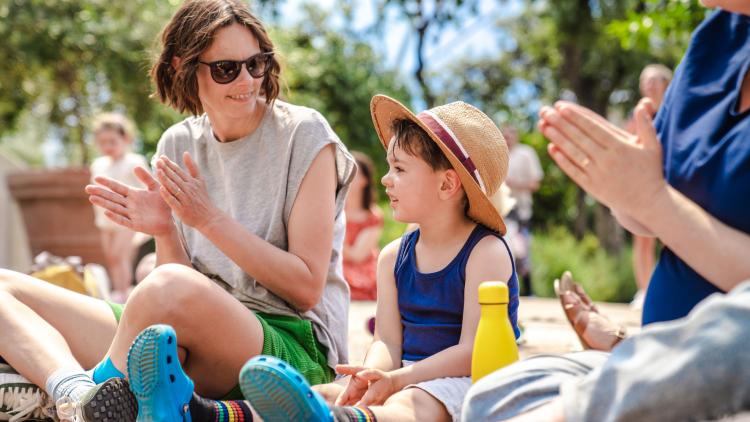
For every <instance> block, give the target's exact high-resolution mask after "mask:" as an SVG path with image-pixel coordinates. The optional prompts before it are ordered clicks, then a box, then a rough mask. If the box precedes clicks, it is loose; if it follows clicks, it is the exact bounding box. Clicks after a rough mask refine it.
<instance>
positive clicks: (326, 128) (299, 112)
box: [273, 99, 333, 134]
mask: <svg viewBox="0 0 750 422" xmlns="http://www.w3.org/2000/svg"><path fill="white" fill-rule="evenodd" d="M273 113H274V115H275V117H276V119H277V121H278V122H280V123H281V124H284V125H286V126H288V127H291V128H294V129H296V130H297V131H299V130H300V129H302V130H303V131H316V130H317V131H323V132H326V133H328V132H330V133H331V134H332V133H333V131H332V130H331V128H330V125H329V124H328V121H327V120H326V119H325V117H323V115H322V114H321V113H320V112H319V111H317V110H315V109H313V108H310V107H305V106H300V105H295V104H290V103H287V102H285V101H281V100H278V99H277V100H275V101H274V102H273Z"/></svg>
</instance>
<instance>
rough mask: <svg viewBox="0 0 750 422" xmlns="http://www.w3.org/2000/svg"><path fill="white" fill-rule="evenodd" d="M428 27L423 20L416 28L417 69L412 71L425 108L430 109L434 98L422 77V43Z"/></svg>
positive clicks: (423, 68) (423, 64)
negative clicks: (425, 105)
mask: <svg viewBox="0 0 750 422" xmlns="http://www.w3.org/2000/svg"><path fill="white" fill-rule="evenodd" d="M429 25H430V23H429V21H428V20H427V19H425V20H424V21H422V23H421V24H420V25H419V27H418V28H417V68H416V69H415V70H414V77H415V78H416V79H417V82H418V83H419V88H420V89H421V90H422V99H424V101H425V103H426V104H427V108H432V107H433V106H434V105H435V96H434V95H433V94H432V90H431V89H430V86H429V85H427V81H426V80H425V77H424V71H425V67H426V65H425V61H424V41H425V36H426V35H427V28H428V27H429Z"/></svg>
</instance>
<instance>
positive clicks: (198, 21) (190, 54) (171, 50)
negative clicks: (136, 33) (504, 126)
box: [151, 0, 281, 115]
mask: <svg viewBox="0 0 750 422" xmlns="http://www.w3.org/2000/svg"><path fill="white" fill-rule="evenodd" d="M235 22H236V23H239V24H240V25H243V26H245V27H246V28H247V29H249V30H250V32H251V33H252V34H253V36H255V38H256V39H257V40H258V45H259V46H260V50H261V52H268V51H273V42H272V41H271V38H270V37H269V36H268V33H267V32H266V29H265V28H264V27H263V23H262V22H261V21H260V20H259V19H258V18H257V17H255V15H253V14H252V13H251V12H250V9H249V8H248V6H247V5H246V4H244V3H242V2H241V1H238V0H188V1H186V2H185V3H184V4H183V5H182V6H181V7H180V9H179V10H177V12H176V13H175V14H174V16H172V20H170V21H169V23H168V24H167V26H165V27H164V30H163V31H162V33H161V44H162V50H161V54H160V55H159V57H158V58H157V59H156V61H155V62H154V64H153V66H152V67H151V78H152V79H153V81H154V83H155V84H156V92H155V94H154V95H158V97H159V99H160V100H161V101H162V102H163V103H165V104H168V105H170V106H172V107H173V108H175V109H176V110H178V111H180V112H181V113H182V112H185V111H188V112H190V113H191V114H193V115H199V114H202V113H203V105H202V104H201V102H200V99H199V98H198V81H197V79H196V71H197V70H198V65H199V63H198V60H199V59H198V56H200V54H201V53H203V51H205V50H206V49H207V48H208V47H209V46H210V45H211V42H212V41H213V39H214V34H215V33H216V31H217V30H219V29H221V28H224V27H226V26H229V25H231V24H233V23H235ZM174 57H180V58H181V59H182V62H181V64H180V66H179V67H178V68H177V69H175V68H174V67H173V66H172V59H173V58H174ZM280 73H281V66H280V65H279V62H278V61H277V60H276V59H275V58H273V57H272V58H271V64H270V69H269V71H268V73H266V76H264V77H263V82H262V83H261V93H262V94H263V95H265V97H266V103H268V104H270V103H271V102H272V101H273V100H274V99H276V97H277V96H278V95H279V74H280Z"/></svg>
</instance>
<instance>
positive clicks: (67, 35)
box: [0, 0, 408, 164]
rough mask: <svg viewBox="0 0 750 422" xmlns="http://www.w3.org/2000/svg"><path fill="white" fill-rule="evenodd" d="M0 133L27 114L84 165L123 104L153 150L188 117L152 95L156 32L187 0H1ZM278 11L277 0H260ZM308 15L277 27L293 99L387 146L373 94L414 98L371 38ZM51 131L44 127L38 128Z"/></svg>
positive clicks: (354, 140)
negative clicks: (376, 124) (107, 119)
mask: <svg viewBox="0 0 750 422" xmlns="http://www.w3.org/2000/svg"><path fill="white" fill-rule="evenodd" d="M0 1H4V2H3V3H0V17H2V19H0V37H2V38H3V40H4V42H3V43H0V55H2V57H5V58H6V60H2V61H0V139H1V138H2V137H3V136H5V137H7V136H8V135H10V134H14V133H15V131H17V130H18V129H19V123H20V122H31V123H30V125H31V126H33V127H28V125H27V126H26V127H24V128H23V130H25V131H26V132H28V133H27V134H26V135H27V136H40V137H42V138H45V137H49V136H57V137H59V138H61V139H62V140H63V142H64V143H65V144H66V145H67V147H68V148H66V153H67V154H68V155H69V158H70V160H69V161H70V162H72V163H77V164H84V163H85V162H87V161H88V159H90V157H88V156H87V152H88V149H89V147H87V145H86V144H85V139H86V134H87V129H88V124H89V122H90V119H91V117H93V115H95V114H96V113H98V112H99V111H103V110H120V111H123V112H124V113H125V114H127V115H128V116H130V117H131V118H132V119H133V120H134V122H135V123H136V126H138V128H139V129H140V135H141V136H140V137H141V139H142V141H143V147H144V152H150V151H153V150H154V148H155V145H156V142H157V141H158V139H159V137H160V135H161V133H162V132H163V131H164V130H165V129H166V128H167V127H169V126H170V125H172V124H173V123H175V122H177V121H178V120H179V119H181V118H182V116H180V115H179V114H178V113H176V112H174V111H172V110H171V109H169V108H167V107H166V106H164V105H162V104H160V103H159V102H158V101H157V100H156V99H154V98H151V97H150V94H151V93H152V91H153V87H152V84H151V82H150V80H149V77H148V69H149V67H150V64H151V59H152V57H153V55H154V54H155V51H154V47H157V43H156V38H157V35H158V33H159V31H160V30H161V28H162V27H163V26H164V25H165V24H166V23H167V21H168V20H169V18H170V17H171V15H172V14H173V13H174V11H175V10H176V9H177V7H178V5H179V3H180V2H179V1H178V0H170V1H169V2H167V1H164V0H131V1H128V2H110V1H106V0H12V1H8V0H0ZM255 4H257V5H258V6H259V7H261V6H262V7H261V9H262V10H264V12H263V13H267V14H271V15H273V13H275V10H277V9H275V7H276V5H277V2H276V1H275V0H265V1H260V2H256V3H255ZM305 13H306V15H307V16H306V18H305V19H304V20H303V22H305V23H303V24H300V25H299V26H298V27H295V28H284V29H277V30H273V31H272V36H273V38H274V40H275V41H276V43H277V44H278V46H279V48H280V50H281V51H282V55H284V56H286V68H285V71H284V74H283V75H282V76H283V77H284V78H285V80H286V82H287V84H288V88H289V89H288V91H287V92H286V96H287V98H288V99H289V100H290V101H292V102H295V103H298V104H301V105H307V106H310V107H313V108H316V109H318V110H320V111H321V112H322V113H323V114H324V115H325V116H326V117H327V118H328V120H329V121H330V122H331V124H332V126H333V128H334V130H335V131H336V132H337V133H338V134H339V135H340V136H341V138H342V139H343V140H344V141H345V142H347V143H348V144H350V145H352V146H354V147H355V148H359V149H363V150H365V151H368V152H370V153H381V151H380V150H379V148H380V146H379V143H378V141H377V137H376V136H375V134H374V131H373V130H372V124H371V122H370V117H369V116H370V115H369V100H370V98H371V96H372V95H373V94H374V93H377V92H383V93H388V94H391V95H394V96H395V97H397V98H400V99H402V100H406V101H407V102H408V96H407V95H408V94H407V93H406V90H405V89H403V88H402V84H399V83H397V80H396V78H395V76H394V74H393V73H392V72H388V71H386V70H385V69H383V66H382V65H381V60H380V58H379V57H377V56H376V55H375V53H374V52H373V51H372V49H371V48H370V46H369V45H368V44H367V43H366V42H364V41H363V40H361V39H358V38H357V37H356V36H353V35H351V34H341V33H338V32H336V31H334V30H331V29H329V28H328V27H327V23H326V22H327V16H325V15H323V14H321V13H320V12H316V11H315V9H314V8H312V7H309V8H307V9H306V10H305ZM38 132H43V133H38Z"/></svg>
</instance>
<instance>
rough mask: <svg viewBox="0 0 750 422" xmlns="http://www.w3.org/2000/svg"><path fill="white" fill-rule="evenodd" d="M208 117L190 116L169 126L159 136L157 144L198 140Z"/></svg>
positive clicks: (203, 115)
mask: <svg viewBox="0 0 750 422" xmlns="http://www.w3.org/2000/svg"><path fill="white" fill-rule="evenodd" d="M207 122H208V116H206V115H205V114H202V115H200V116H190V117H187V118H185V119H183V120H182V121H180V122H177V123H175V124H173V125H172V126H170V127H169V128H168V129H167V130H165V131H164V133H163V134H162V136H161V140H160V141H159V142H180V141H184V140H189V139H199V138H200V137H201V136H202V135H203V132H204V131H205V129H206V124H207Z"/></svg>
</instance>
